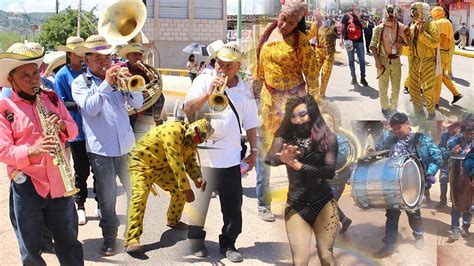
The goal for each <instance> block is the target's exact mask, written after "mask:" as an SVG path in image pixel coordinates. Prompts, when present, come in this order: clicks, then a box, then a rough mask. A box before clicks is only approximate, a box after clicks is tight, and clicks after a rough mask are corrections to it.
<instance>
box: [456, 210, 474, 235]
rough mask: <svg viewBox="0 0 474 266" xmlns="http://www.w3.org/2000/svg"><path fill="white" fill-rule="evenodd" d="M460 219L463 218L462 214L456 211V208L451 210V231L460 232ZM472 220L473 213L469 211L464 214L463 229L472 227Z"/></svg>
mask: <svg viewBox="0 0 474 266" xmlns="http://www.w3.org/2000/svg"><path fill="white" fill-rule="evenodd" d="M459 218H461V212H460V211H458V210H455V209H454V208H452V209H451V229H453V231H454V230H457V231H459V230H460V228H459ZM471 219H472V213H471V212H469V211H467V212H462V225H463V227H466V228H467V229H469V227H470V226H471Z"/></svg>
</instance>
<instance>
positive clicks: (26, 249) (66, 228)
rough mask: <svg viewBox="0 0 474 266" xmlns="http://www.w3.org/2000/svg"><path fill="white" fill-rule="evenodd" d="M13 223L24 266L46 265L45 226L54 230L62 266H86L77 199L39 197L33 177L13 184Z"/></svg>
mask: <svg viewBox="0 0 474 266" xmlns="http://www.w3.org/2000/svg"><path fill="white" fill-rule="evenodd" d="M10 200H11V203H12V204H11V207H13V210H10V221H11V223H12V226H13V228H14V229H15V234H16V236H17V239H18V244H19V246H20V254H21V260H22V263H23V265H46V263H45V261H44V260H43V258H42V257H41V244H42V234H43V226H44V225H45V224H46V225H47V227H49V228H50V229H51V232H52V234H53V238H54V242H55V253H56V256H57V257H58V260H59V263H60V264H61V265H84V258H83V251H82V244H81V242H79V241H78V240H77V235H78V225H77V214H76V208H75V207H74V198H73V197H67V198H56V199H52V198H50V197H49V196H48V197H47V198H42V197H40V196H39V195H38V194H37V193H36V190H35V188H34V186H33V183H32V182H31V179H30V178H27V180H26V181H25V182H24V183H22V184H17V183H15V182H11V185H10Z"/></svg>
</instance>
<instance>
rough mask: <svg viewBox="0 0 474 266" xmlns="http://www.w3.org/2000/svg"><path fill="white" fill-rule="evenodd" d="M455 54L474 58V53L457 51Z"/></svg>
mask: <svg viewBox="0 0 474 266" xmlns="http://www.w3.org/2000/svg"><path fill="white" fill-rule="evenodd" d="M454 54H456V55H460V56H465V57H470V58H474V51H473V52H467V51H466V52H465V51H457V50H456V51H454Z"/></svg>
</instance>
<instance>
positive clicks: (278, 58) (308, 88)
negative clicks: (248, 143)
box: [253, 0, 319, 154]
mask: <svg viewBox="0 0 474 266" xmlns="http://www.w3.org/2000/svg"><path fill="white" fill-rule="evenodd" d="M306 12H307V6H306V4H305V3H304V1H302V0H286V1H285V3H284V4H283V5H282V8H281V11H280V14H279V16H278V20H277V21H274V22H273V23H272V24H271V25H270V26H269V27H268V28H267V29H266V30H265V32H264V33H263V35H262V37H261V38H260V40H259V43H258V45H257V51H256V52H257V54H256V55H257V63H256V71H255V72H254V73H253V76H254V79H255V82H254V84H257V85H254V86H255V87H254V90H256V91H257V93H256V94H258V90H259V89H261V91H260V108H261V115H260V120H261V121H262V126H261V130H262V142H263V150H264V152H265V154H266V153H267V151H268V150H269V149H270V147H271V144H272V142H273V136H274V135H275V132H276V131H277V129H278V128H279V127H280V123H281V120H282V119H283V116H284V111H285V110H284V107H285V104H286V100H287V99H288V98H289V97H290V96H292V95H298V96H301V97H302V96H304V95H306V94H309V95H311V96H313V97H314V98H315V99H319V86H318V79H317V77H316V71H315V69H316V59H315V57H314V56H313V51H312V50H311V46H310V44H309V40H308V37H307V35H306V25H305V21H304V16H305V13H306ZM254 93H255V92H254Z"/></svg>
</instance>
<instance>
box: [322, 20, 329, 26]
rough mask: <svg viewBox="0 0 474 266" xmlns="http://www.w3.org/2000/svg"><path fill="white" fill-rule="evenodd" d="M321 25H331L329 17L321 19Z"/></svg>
mask: <svg viewBox="0 0 474 266" xmlns="http://www.w3.org/2000/svg"><path fill="white" fill-rule="evenodd" d="M322 26H323V27H329V26H331V20H330V19H325V20H323V21H322Z"/></svg>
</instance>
